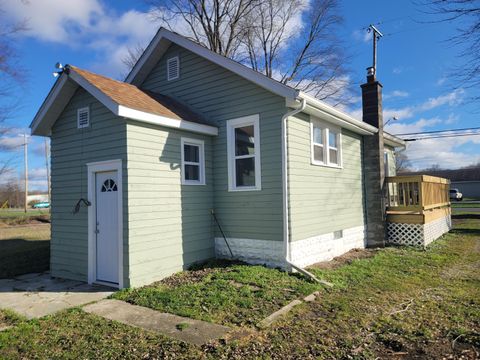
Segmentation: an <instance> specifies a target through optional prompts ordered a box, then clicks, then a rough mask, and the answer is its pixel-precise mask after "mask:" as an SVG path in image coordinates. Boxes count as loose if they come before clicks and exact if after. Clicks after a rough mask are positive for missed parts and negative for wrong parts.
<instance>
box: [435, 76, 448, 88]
mask: <svg viewBox="0 0 480 360" xmlns="http://www.w3.org/2000/svg"><path fill="white" fill-rule="evenodd" d="M445 81H447V78H446V77H441V78H440V79H438V80H437V82H436V84H437V86H442V85H443V84H445Z"/></svg>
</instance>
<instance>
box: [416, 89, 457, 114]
mask: <svg viewBox="0 0 480 360" xmlns="http://www.w3.org/2000/svg"><path fill="white" fill-rule="evenodd" d="M464 94H465V91H464V90H463V89H456V90H454V91H452V92H451V93H448V94H446V95H441V96H437V97H434V98H429V99H428V100H427V101H425V102H424V103H423V104H421V105H420V106H419V107H418V109H417V110H418V111H426V110H431V109H434V108H437V107H439V106H442V105H445V104H448V105H450V106H455V105H458V104H460V103H461V102H462V97H463V95H464Z"/></svg>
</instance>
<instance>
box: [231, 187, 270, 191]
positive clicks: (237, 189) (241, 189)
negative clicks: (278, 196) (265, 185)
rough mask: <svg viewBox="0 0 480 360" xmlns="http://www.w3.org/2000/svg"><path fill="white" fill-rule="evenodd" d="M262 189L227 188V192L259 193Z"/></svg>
mask: <svg viewBox="0 0 480 360" xmlns="http://www.w3.org/2000/svg"><path fill="white" fill-rule="evenodd" d="M260 190H262V188H259V187H241V188H229V189H228V191H229V192H242V191H260Z"/></svg>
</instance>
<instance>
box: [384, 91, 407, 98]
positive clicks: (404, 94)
mask: <svg viewBox="0 0 480 360" xmlns="http://www.w3.org/2000/svg"><path fill="white" fill-rule="evenodd" d="M408 96H410V94H409V93H408V92H406V91H402V90H393V91H392V92H390V93H387V94H385V95H383V98H384V99H392V98H406V97H408Z"/></svg>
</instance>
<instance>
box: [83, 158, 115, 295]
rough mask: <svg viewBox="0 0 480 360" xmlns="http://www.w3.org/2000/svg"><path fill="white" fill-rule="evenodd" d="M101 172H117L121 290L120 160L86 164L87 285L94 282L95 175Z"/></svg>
mask: <svg viewBox="0 0 480 360" xmlns="http://www.w3.org/2000/svg"><path fill="white" fill-rule="evenodd" d="M101 171H117V178H118V181H117V187H118V192H117V196H118V288H119V289H122V288H123V203H122V198H123V190H122V189H123V186H122V183H123V181H122V160H120V159H116V160H108V161H99V162H93V163H88V164H87V173H88V200H89V201H90V203H91V205H90V206H89V207H88V283H89V284H93V283H95V282H97V281H96V278H97V276H96V258H95V257H96V236H95V229H96V226H95V216H96V215H95V209H96V203H95V201H96V200H95V198H96V196H95V193H96V192H95V186H96V184H95V173H97V172H101Z"/></svg>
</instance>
